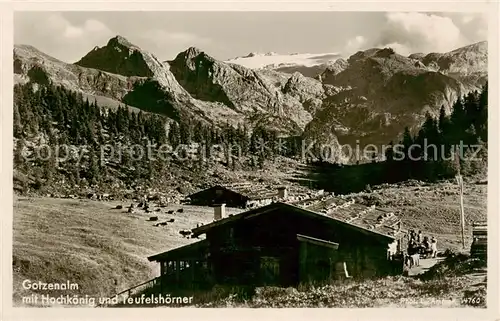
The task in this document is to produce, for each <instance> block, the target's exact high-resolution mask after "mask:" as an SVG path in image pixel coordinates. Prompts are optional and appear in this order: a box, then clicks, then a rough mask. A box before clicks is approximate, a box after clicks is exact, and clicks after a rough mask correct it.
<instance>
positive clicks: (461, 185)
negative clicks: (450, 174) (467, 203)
mask: <svg viewBox="0 0 500 321" xmlns="http://www.w3.org/2000/svg"><path fill="white" fill-rule="evenodd" d="M456 164H457V170H458V174H457V176H456V179H457V183H458V188H459V192H460V227H461V230H462V248H463V249H465V215H464V181H463V179H462V175H461V174H460V155H459V151H458V148H457V151H456Z"/></svg>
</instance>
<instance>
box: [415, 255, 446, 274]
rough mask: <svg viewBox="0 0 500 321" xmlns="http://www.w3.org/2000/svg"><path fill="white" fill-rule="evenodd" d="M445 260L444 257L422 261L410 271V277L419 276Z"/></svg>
mask: <svg viewBox="0 0 500 321" xmlns="http://www.w3.org/2000/svg"><path fill="white" fill-rule="evenodd" d="M442 260H444V258H442V257H437V258H428V259H420V265H419V266H415V267H413V268H411V269H410V271H409V273H408V275H410V276H412V275H419V274H423V273H425V272H426V271H428V270H429V269H430V268H431V267H432V266H434V265H436V264H437V263H438V262H440V261H442Z"/></svg>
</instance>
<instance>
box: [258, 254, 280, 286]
mask: <svg viewBox="0 0 500 321" xmlns="http://www.w3.org/2000/svg"><path fill="white" fill-rule="evenodd" d="M260 273H261V281H262V284H264V285H275V284H278V283H279V280H280V261H279V259H278V258H277V257H272V256H263V257H261V258H260Z"/></svg>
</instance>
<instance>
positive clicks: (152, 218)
mask: <svg viewBox="0 0 500 321" xmlns="http://www.w3.org/2000/svg"><path fill="white" fill-rule="evenodd" d="M149 220H150V221H158V216H151V217H150V218H149Z"/></svg>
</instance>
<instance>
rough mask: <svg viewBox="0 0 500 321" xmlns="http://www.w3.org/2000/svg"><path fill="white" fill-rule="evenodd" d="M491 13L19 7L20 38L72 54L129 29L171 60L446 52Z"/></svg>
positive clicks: (71, 57)
mask: <svg viewBox="0 0 500 321" xmlns="http://www.w3.org/2000/svg"><path fill="white" fill-rule="evenodd" d="M487 28H488V20H487V15H485V14H484V13H470V12H467V13H423V12H334V11H332V12H193V11H190V12H180V11H177V12H173V11H171V12H109V11H108V12H104V11H101V12H82V11H80V12H74V11H73V12H69V11H68V12H54V11H45V12H16V14H15V16H14V42H15V43H16V44H29V45H32V46H34V47H36V48H38V49H39V50H41V51H43V52H45V53H47V54H49V55H51V56H53V57H55V58H58V59H60V60H63V61H66V62H76V61H78V60H79V59H80V58H81V57H83V56H84V55H85V54H86V53H87V52H89V51H90V50H92V49H93V48H94V47H95V46H99V47H102V46H104V45H106V43H107V41H108V40H109V39H110V38H112V37H114V36H116V35H121V36H123V37H125V38H127V39H128V40H129V41H130V42H132V43H133V44H135V45H137V46H139V47H141V48H142V49H145V50H147V51H149V52H151V53H153V54H154V55H155V56H156V57H158V59H160V60H171V59H174V58H175V56H176V55H177V54H178V53H179V52H181V51H184V50H186V49H187V48H189V47H191V46H194V47H198V48H200V49H201V50H203V51H205V52H206V53H207V54H209V55H211V56H213V57H215V58H216V59H220V60H226V59H230V58H234V57H237V56H244V55H247V54H248V53H250V52H262V53H266V52H271V51H272V52H277V53H280V54H287V53H333V52H336V53H340V54H342V55H344V56H346V57H347V56H349V55H351V54H353V53H355V52H356V51H358V50H364V49H368V48H373V47H387V46H390V47H392V48H393V49H395V50H396V52H398V53H400V54H404V55H407V54H410V53H416V52H423V53H427V52H446V51H450V50H453V49H456V48H459V47H461V46H464V45H468V44H471V43H475V42H479V41H484V40H487Z"/></svg>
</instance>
